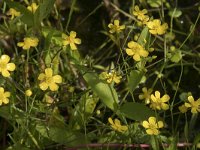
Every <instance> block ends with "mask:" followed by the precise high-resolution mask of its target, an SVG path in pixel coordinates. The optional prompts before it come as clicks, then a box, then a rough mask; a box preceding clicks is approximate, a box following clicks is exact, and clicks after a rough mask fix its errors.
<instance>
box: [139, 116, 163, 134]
mask: <svg viewBox="0 0 200 150" xmlns="http://www.w3.org/2000/svg"><path fill="white" fill-rule="evenodd" d="M142 126H143V127H144V128H146V132H147V134H149V135H158V134H159V133H160V131H159V130H158V129H159V128H163V126H164V124H163V122H162V121H158V122H157V121H156V118H155V117H149V119H148V121H143V122H142Z"/></svg>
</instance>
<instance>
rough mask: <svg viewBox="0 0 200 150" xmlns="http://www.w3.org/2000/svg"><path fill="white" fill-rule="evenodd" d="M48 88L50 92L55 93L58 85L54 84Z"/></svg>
mask: <svg viewBox="0 0 200 150" xmlns="http://www.w3.org/2000/svg"><path fill="white" fill-rule="evenodd" d="M49 87H50V90H51V91H57V90H58V88H59V87H58V85H57V84H55V83H51V84H50V85H49Z"/></svg>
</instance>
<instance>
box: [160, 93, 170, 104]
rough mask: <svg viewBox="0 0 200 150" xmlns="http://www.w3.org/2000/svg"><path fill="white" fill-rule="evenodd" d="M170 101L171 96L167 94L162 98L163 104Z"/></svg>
mask: <svg viewBox="0 0 200 150" xmlns="http://www.w3.org/2000/svg"><path fill="white" fill-rule="evenodd" d="M169 99H170V97H169V95H167V94H165V95H164V96H163V97H162V98H161V101H162V102H168V101H169Z"/></svg>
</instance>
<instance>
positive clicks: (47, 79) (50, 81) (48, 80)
mask: <svg viewBox="0 0 200 150" xmlns="http://www.w3.org/2000/svg"><path fill="white" fill-rule="evenodd" d="M45 82H46V83H47V84H51V83H52V82H53V77H46V79H45Z"/></svg>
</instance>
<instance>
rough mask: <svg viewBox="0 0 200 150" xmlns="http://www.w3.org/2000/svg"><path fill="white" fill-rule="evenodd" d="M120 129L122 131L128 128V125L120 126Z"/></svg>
mask: <svg viewBox="0 0 200 150" xmlns="http://www.w3.org/2000/svg"><path fill="white" fill-rule="evenodd" d="M120 129H121V130H122V131H126V130H128V127H127V126H121V127H120Z"/></svg>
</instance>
